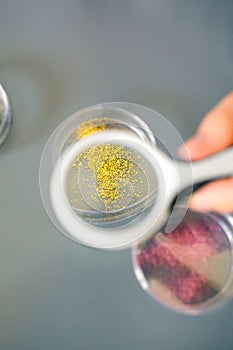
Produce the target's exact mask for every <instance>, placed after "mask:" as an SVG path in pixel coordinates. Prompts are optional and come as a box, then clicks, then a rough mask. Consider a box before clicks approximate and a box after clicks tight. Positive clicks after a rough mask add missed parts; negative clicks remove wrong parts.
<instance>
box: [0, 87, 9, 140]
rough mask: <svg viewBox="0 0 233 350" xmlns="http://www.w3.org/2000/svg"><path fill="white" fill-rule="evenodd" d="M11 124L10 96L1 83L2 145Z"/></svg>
mask: <svg viewBox="0 0 233 350" xmlns="http://www.w3.org/2000/svg"><path fill="white" fill-rule="evenodd" d="M10 126H11V108H10V103H9V99H8V96H7V94H6V91H5V90H4V88H3V86H2V85H1V84H0V146H1V145H2V144H3V142H4V141H5V139H6V137H7V135H8V133H9V131H10Z"/></svg>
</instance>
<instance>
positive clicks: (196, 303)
mask: <svg viewBox="0 0 233 350" xmlns="http://www.w3.org/2000/svg"><path fill="white" fill-rule="evenodd" d="M232 218H233V216H231V215H227V216H220V215H217V214H214V213H208V214H204V213H198V212H194V211H190V210H189V211H188V212H187V214H186V216H185V218H184V219H183V221H182V222H181V223H180V224H179V225H178V226H177V227H176V229H175V230H173V231H172V232H170V233H166V232H165V231H163V230H161V232H159V233H158V234H156V235H154V236H152V237H151V238H150V239H149V240H147V241H145V242H144V243H141V244H140V245H139V244H138V245H135V246H134V247H133V250H132V260H133V266H134V271H135V274H136V277H137V279H138V281H139V283H140V285H141V286H142V288H143V289H144V290H145V291H146V292H147V293H148V294H149V295H150V296H152V297H153V298H154V299H155V300H156V301H158V302H159V303H161V304H163V305H164V306H166V307H168V308H170V309H172V310H174V311H177V312H181V313H184V314H190V315H198V314H202V313H205V312H208V311H211V310H213V309H215V308H217V307H219V306H221V305H222V304H224V302H226V301H227V300H229V299H230V298H231V297H232V295H233V272H232V271H233V270H232V266H233V254H232V248H233V239H232V237H233V220H232Z"/></svg>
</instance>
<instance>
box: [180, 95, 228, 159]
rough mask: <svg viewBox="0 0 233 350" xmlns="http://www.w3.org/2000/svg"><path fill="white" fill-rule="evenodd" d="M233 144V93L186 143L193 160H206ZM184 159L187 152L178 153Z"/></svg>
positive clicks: (212, 112)
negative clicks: (207, 157) (205, 158)
mask: <svg viewBox="0 0 233 350" xmlns="http://www.w3.org/2000/svg"><path fill="white" fill-rule="evenodd" d="M232 144H233V92H232V93H230V94H229V95H227V96H226V97H225V98H224V99H223V100H221V101H220V102H219V103H218V105H217V106H215V107H214V108H213V109H212V110H211V111H210V112H209V113H208V114H207V115H206V116H205V118H204V119H203V121H202V122H201V124H200V126H199V128H198V130H197V132H196V134H195V135H194V136H193V137H192V138H191V139H189V140H188V141H187V142H186V147H187V149H188V151H189V156H190V158H191V159H192V160H197V159H201V158H204V157H206V156H208V155H211V154H214V153H216V152H218V151H221V150H222V149H224V148H226V147H229V146H230V145H232ZM178 153H179V155H180V156H181V157H182V158H187V156H186V155H185V154H187V152H186V151H185V149H184V148H183V147H182V148H181V149H179V151H178Z"/></svg>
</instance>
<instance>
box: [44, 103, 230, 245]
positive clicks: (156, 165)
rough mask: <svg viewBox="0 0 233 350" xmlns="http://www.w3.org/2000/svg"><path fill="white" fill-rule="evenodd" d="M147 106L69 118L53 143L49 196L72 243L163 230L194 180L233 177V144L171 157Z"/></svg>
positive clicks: (101, 109) (136, 237)
mask: <svg viewBox="0 0 233 350" xmlns="http://www.w3.org/2000/svg"><path fill="white" fill-rule="evenodd" d="M137 110H138V111H139V112H140V113H137ZM143 111H144V115H146V113H147V112H148V109H147V108H146V107H143V106H138V105H133V104H127V103H124V104H117V103H112V104H103V105H98V106H94V107H90V108H89V109H87V110H84V111H80V112H78V113H77V114H75V115H73V116H72V117H71V118H69V119H68V120H66V121H65V122H64V123H63V124H62V125H61V126H60V127H59V128H58V129H57V130H56V131H55V132H54V134H53V135H52V137H51V138H50V140H49V142H48V144H47V145H46V147H45V151H44V153H43V156H42V160H41V167H40V188H41V195H42V199H43V202H44V205H45V208H46V210H47V213H48V215H49V217H50V218H51V220H52V222H53V223H54V224H55V225H56V226H57V227H58V229H59V230H60V231H62V232H63V233H64V234H65V235H66V236H68V237H69V238H71V239H72V240H74V241H77V242H79V243H82V244H85V245H87V246H91V247H95V248H100V249H123V248H127V247H129V246H131V245H132V244H133V243H134V242H136V241H140V240H144V239H146V238H148V237H150V236H151V235H153V234H155V233H156V232H158V231H159V230H160V229H161V227H162V226H163V225H165V224H166V223H167V222H168V221H169V218H170V216H171V214H172V211H173V206H174V203H175V200H176V198H177V197H179V194H181V193H182V192H183V191H184V190H185V189H186V188H190V187H192V185H193V183H199V182H203V181H207V180H208V181H209V180H212V179H215V178H218V177H226V176H230V175H232V174H233V162H232V160H233V148H229V149H227V150H225V151H223V152H221V153H219V154H217V155H214V156H212V157H209V158H207V159H205V160H202V161H199V162H195V163H194V164H191V163H190V162H182V161H179V160H176V159H173V158H172V157H170V156H169V155H168V154H166V152H164V151H163V150H162V149H160V148H159V147H158V146H156V142H155V139H156V137H155V138H154V137H153V133H152V131H151V130H150V128H149V127H148V126H147V125H146V124H145V123H144V121H143V120H141V119H140V118H139V115H140V117H141V114H143V113H142V112H143ZM150 113H152V114H153V111H151V110H150ZM154 113H157V112H154ZM153 115H154V114H153ZM152 121H153V120H152ZM157 121H158V120H157ZM83 123H84V124H83ZM85 123H86V124H85ZM85 125H86V126H88V127H86V128H85ZM80 126H81V127H80ZM157 126H158V129H159V125H158V124H157ZM156 136H157V135H156Z"/></svg>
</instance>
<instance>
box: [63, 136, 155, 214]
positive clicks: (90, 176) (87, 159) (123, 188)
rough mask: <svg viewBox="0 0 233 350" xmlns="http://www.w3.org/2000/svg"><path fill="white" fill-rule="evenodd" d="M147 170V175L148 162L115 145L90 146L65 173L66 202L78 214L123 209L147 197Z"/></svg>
mask: <svg viewBox="0 0 233 350" xmlns="http://www.w3.org/2000/svg"><path fill="white" fill-rule="evenodd" d="M144 166H145V167H146V168H147V170H146V171H145V170H144ZM148 170H149V171H151V166H150V165H149V162H148V161H146V160H145V159H144V158H143V157H142V155H141V154H140V153H138V152H136V151H135V150H133V149H131V148H129V147H126V146H123V145H120V144H115V143H114V144H111V143H106V144H98V145H93V146H91V147H89V148H87V149H86V150H84V151H83V152H82V153H80V154H79V155H78V156H77V158H76V160H75V162H73V164H72V165H71V167H70V169H68V170H67V175H66V188H65V192H66V196H67V199H68V201H69V203H70V205H71V206H72V207H73V208H74V209H78V210H79V211H80V213H82V212H83V211H85V210H95V211H97V212H106V213H107V212H108V213H109V212H111V213H113V212H114V211H116V210H123V209H125V208H126V209H127V208H128V207H129V206H131V205H133V204H135V203H137V202H138V201H140V200H141V199H144V198H146V196H147V195H148V191H149V187H148V186H149V185H148V179H147V176H146V172H147V171H148Z"/></svg>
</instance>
